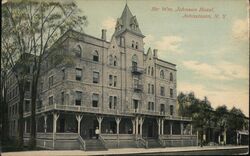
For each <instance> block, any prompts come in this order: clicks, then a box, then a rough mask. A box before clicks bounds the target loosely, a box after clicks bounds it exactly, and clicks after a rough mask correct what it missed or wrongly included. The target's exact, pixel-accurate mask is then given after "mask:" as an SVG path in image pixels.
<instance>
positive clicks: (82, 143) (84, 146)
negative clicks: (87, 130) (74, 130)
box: [78, 135, 86, 151]
mask: <svg viewBox="0 0 250 156" xmlns="http://www.w3.org/2000/svg"><path fill="white" fill-rule="evenodd" d="M78 140H79V142H80V143H81V147H82V149H83V150H84V151H86V142H85V141H84V140H83V138H82V137H81V136H80V135H78Z"/></svg>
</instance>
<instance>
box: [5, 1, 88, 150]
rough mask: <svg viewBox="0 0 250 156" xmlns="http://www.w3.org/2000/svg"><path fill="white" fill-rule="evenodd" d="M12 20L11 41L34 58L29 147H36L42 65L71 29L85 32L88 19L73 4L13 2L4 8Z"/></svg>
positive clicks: (7, 16) (10, 20)
mask: <svg viewBox="0 0 250 156" xmlns="http://www.w3.org/2000/svg"><path fill="white" fill-rule="evenodd" d="M4 8H5V10H6V14H5V16H6V18H7V19H9V22H10V25H9V26H10V29H11V37H12V39H13V40H14V41H16V42H17V43H18V44H17V45H18V50H19V51H21V53H30V54H33V55H34V56H35V57H32V60H31V62H32V75H31V77H32V82H31V93H32V94H31V139H30V147H31V148H34V147H35V146H36V141H35V138H36V120H35V114H36V101H37V88H38V81H39V77H40V72H41V64H42V61H43V59H44V58H45V57H44V56H45V55H46V53H47V52H48V50H49V47H50V46H51V45H52V44H53V43H54V42H55V41H56V39H58V37H59V36H60V35H61V34H63V33H64V32H65V31H66V30H68V29H70V28H75V29H78V30H79V31H83V29H82V27H83V26H84V25H86V24H87V21H86V16H81V15H80V13H81V10H79V9H78V8H77V6H76V4H75V3H74V2H65V3H61V2H52V1H35V0H21V1H10V2H8V3H7V4H5V6H4ZM21 124H22V123H21Z"/></svg>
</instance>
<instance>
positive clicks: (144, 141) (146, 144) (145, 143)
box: [138, 137, 148, 148]
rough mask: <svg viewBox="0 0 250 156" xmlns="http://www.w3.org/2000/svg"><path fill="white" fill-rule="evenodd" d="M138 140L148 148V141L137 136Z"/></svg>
mask: <svg viewBox="0 0 250 156" xmlns="http://www.w3.org/2000/svg"><path fill="white" fill-rule="evenodd" d="M138 142H139V143H141V144H142V145H143V146H144V147H145V148H148V142H147V141H146V140H145V139H143V138H142V137H139V138H138Z"/></svg>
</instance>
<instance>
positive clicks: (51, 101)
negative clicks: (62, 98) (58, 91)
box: [49, 96, 53, 105]
mask: <svg viewBox="0 0 250 156" xmlns="http://www.w3.org/2000/svg"><path fill="white" fill-rule="evenodd" d="M49 105H53V96H51V97H49Z"/></svg>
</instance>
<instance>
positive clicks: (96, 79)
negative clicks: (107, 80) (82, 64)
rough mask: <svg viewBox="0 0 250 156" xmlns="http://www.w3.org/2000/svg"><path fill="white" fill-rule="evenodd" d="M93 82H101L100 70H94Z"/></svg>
mask: <svg viewBox="0 0 250 156" xmlns="http://www.w3.org/2000/svg"><path fill="white" fill-rule="evenodd" d="M93 83H99V72H93Z"/></svg>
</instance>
